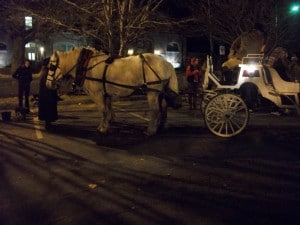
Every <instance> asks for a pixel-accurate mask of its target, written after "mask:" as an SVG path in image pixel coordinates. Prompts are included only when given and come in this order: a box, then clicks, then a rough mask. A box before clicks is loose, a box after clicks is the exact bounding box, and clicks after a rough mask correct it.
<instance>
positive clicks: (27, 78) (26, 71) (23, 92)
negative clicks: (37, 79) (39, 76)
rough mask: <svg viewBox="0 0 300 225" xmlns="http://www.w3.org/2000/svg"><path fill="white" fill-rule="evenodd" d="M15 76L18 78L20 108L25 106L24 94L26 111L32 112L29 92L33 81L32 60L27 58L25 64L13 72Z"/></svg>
mask: <svg viewBox="0 0 300 225" xmlns="http://www.w3.org/2000/svg"><path fill="white" fill-rule="evenodd" d="M12 77H13V78H15V79H17V80H18V98H19V108H20V109H22V108H23V106H24V105H23V96H24V98H25V111H26V113H29V112H30V108H29V94H30V84H31V81H32V71H31V68H30V61H29V60H27V59H25V60H24V62H23V64H22V65H21V66H20V67H19V68H18V69H17V70H16V71H15V72H14V73H13V75H12Z"/></svg>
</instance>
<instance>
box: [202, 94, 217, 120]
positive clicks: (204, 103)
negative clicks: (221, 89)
mask: <svg viewBox="0 0 300 225" xmlns="http://www.w3.org/2000/svg"><path fill="white" fill-rule="evenodd" d="M217 94H218V93H217V92H215V91H210V90H205V91H203V98H202V101H201V112H202V114H204V113H205V112H204V110H205V107H206V106H207V104H208V102H209V101H210V100H211V99H212V98H213V97H215V96H216V95H217Z"/></svg>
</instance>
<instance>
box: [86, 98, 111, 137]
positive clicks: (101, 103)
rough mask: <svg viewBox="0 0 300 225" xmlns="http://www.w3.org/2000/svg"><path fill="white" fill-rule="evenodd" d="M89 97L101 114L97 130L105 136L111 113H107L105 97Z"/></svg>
mask: <svg viewBox="0 0 300 225" xmlns="http://www.w3.org/2000/svg"><path fill="white" fill-rule="evenodd" d="M91 97H92V99H93V101H94V102H95V103H96V106H97V109H98V110H99V112H100V114H101V120H100V124H99V125H98V128H97V130H98V131H99V132H100V133H101V134H105V133H107V131H108V129H109V121H110V119H111V112H110V111H109V107H108V106H107V105H106V100H107V99H105V97H104V96H103V95H102V94H95V95H91Z"/></svg>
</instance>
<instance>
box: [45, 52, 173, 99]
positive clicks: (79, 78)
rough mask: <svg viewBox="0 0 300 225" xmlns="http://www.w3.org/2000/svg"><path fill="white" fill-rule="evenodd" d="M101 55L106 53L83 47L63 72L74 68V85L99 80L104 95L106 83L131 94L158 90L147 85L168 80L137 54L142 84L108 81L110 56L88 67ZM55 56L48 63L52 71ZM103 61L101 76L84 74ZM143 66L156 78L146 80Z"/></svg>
mask: <svg viewBox="0 0 300 225" xmlns="http://www.w3.org/2000/svg"><path fill="white" fill-rule="evenodd" d="M102 55H107V54H100V55H93V51H91V50H89V49H85V48H83V49H82V51H81V52H80V55H79V58H78V60H77V63H76V64H75V65H74V66H72V68H71V69H69V70H68V71H67V72H66V73H65V74H68V73H70V72H71V71H72V70H73V69H75V68H76V74H75V81H74V84H75V85H76V86H79V87H82V86H83V84H84V81H85V80H90V81H96V82H101V83H102V84H103V90H104V94H105V95H106V96H109V94H108V92H107V89H106V84H111V85H115V86H118V87H124V88H128V89H132V90H133V93H132V94H134V93H136V92H139V93H143V94H145V93H146V92H147V91H154V92H160V91H159V90H157V89H155V88H150V87H148V85H155V84H161V83H165V84H166V83H168V81H169V79H164V80H162V79H161V78H160V77H159V75H158V74H157V72H156V71H155V70H154V69H153V68H152V67H151V65H150V64H149V63H148V61H147V60H146V59H145V57H144V56H143V55H142V54H140V55H139V56H140V58H141V60H142V69H143V80H144V83H143V84H142V85H127V84H120V83H116V82H112V81H109V80H107V79H106V76H107V68H108V66H109V65H110V64H111V63H113V59H112V58H111V57H110V56H109V57H108V58H106V59H105V60H102V61H100V62H98V63H97V64H95V65H93V66H91V67H88V64H89V61H90V59H91V58H94V57H98V56H102ZM56 58H57V61H56V65H54V64H51V65H50V67H53V68H52V70H53V71H55V70H56V68H58V67H59V57H58V56H57V55H56ZM103 62H104V63H106V65H105V68H104V71H103V74H102V78H94V77H89V76H86V73H87V71H89V70H91V69H93V68H94V67H96V66H98V65H99V64H101V63H103ZM145 66H147V67H148V68H149V69H150V70H151V71H152V72H153V73H154V74H155V76H156V77H157V79H158V80H156V81H150V82H147V80H146V73H145ZM132 94H131V95H132Z"/></svg>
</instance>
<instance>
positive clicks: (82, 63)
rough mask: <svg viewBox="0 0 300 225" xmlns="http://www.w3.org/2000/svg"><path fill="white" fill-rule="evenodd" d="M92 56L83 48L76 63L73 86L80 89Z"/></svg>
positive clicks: (89, 51) (91, 53)
mask: <svg viewBox="0 0 300 225" xmlns="http://www.w3.org/2000/svg"><path fill="white" fill-rule="evenodd" d="M92 55H93V52H92V51H91V50H89V49H86V48H83V49H82V51H81V53H80V56H79V58H78V62H77V68H76V76H75V81H74V83H75V85H77V86H79V87H82V86H83V83H84V80H85V77H86V73H87V70H88V68H87V67H88V64H89V61H90V59H91V57H92Z"/></svg>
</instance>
